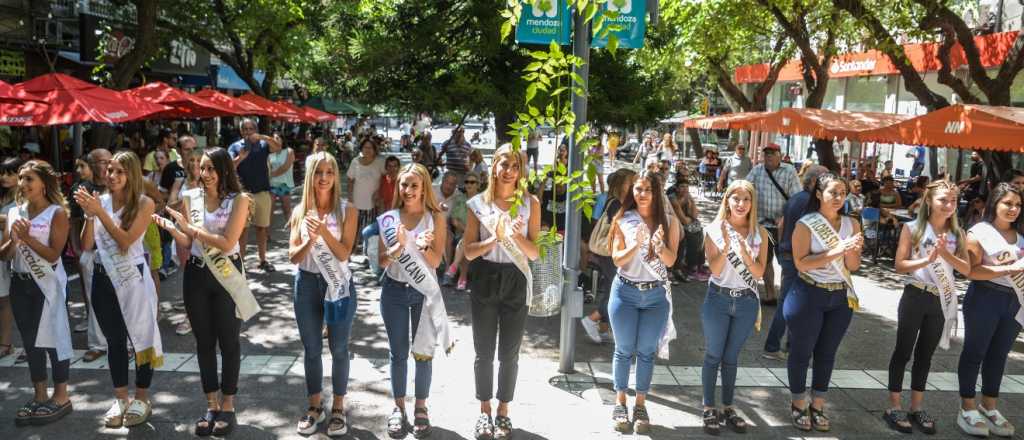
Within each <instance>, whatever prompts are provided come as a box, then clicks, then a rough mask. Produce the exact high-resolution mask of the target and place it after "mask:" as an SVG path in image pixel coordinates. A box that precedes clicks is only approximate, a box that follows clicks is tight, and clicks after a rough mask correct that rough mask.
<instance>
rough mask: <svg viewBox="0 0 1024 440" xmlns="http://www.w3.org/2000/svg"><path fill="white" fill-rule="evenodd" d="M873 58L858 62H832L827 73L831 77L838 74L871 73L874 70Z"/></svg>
mask: <svg viewBox="0 0 1024 440" xmlns="http://www.w3.org/2000/svg"><path fill="white" fill-rule="evenodd" d="M875 62H876V60H875V59H874V58H870V59H866V60H860V61H846V62H844V61H834V62H833V63H832V65H831V66H829V67H828V71H829V72H831V73H832V74H833V75H838V74H840V73H859V72H871V71H873V70H875Z"/></svg>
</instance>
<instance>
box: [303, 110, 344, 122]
mask: <svg viewBox="0 0 1024 440" xmlns="http://www.w3.org/2000/svg"><path fill="white" fill-rule="evenodd" d="M301 108H302V110H303V111H305V112H306V114H307V115H310V116H312V117H314V118H316V120H317V121H318V122H331V121H333V120H335V119H338V117H337V116H335V115H332V114H330V113H327V112H323V111H320V110H317V109H315V108H313V107H301Z"/></svg>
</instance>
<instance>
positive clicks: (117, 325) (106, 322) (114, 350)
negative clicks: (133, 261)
mask: <svg viewBox="0 0 1024 440" xmlns="http://www.w3.org/2000/svg"><path fill="white" fill-rule="evenodd" d="M138 268H139V273H140V274H141V273H142V270H143V268H144V266H143V265H141V264H140V265H138ZM140 293H141V292H140ZM89 304H90V305H91V306H92V311H93V313H95V314H96V322H97V323H98V324H99V325H100V330H103V335H104V336H106V337H107V363H108V365H109V366H110V380H111V381H112V382H113V383H114V388H121V387H126V386H128V340H129V335H128V326H127V325H126V324H125V322H124V315H123V314H122V313H121V304H120V303H119V302H118V300H117V293H116V292H115V291H114V285H113V283H111V282H110V277H109V276H107V272H106V271H105V270H104V269H103V266H99V265H97V266H96V268H95V269H94V270H93V276H92V298H91V300H90V301H89ZM135 366H136V369H135V387H136V388H143V389H145V388H149V384H150V383H152V382H153V365H152V364H150V363H148V362H147V363H146V364H145V365H138V364H137V363H136V364H135Z"/></svg>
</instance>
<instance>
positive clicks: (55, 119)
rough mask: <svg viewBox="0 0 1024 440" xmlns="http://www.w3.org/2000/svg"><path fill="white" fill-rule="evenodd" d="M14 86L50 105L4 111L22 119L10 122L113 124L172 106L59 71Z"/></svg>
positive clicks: (16, 89)
mask: <svg viewBox="0 0 1024 440" xmlns="http://www.w3.org/2000/svg"><path fill="white" fill-rule="evenodd" d="M14 90H15V91H24V92H27V93H31V94H33V95H37V96H40V97H42V98H43V99H44V100H45V102H46V103H47V104H48V106H47V107H46V111H43V112H40V113H36V114H32V115H28V114H5V115H4V117H5V119H6V120H8V121H11V120H18V121H19V123H16V124H9V125H60V124H74V123H78V122H102V123H108V124H114V123H120V122H128V121H134V120H138V119H144V118H147V117H151V116H153V115H155V114H157V113H160V112H163V111H166V110H168V109H169V107H166V106H163V105H160V104H153V103H149V102H146V101H142V100H140V99H136V98H134V97H132V96H131V95H128V94H125V93H122V92H118V91H116V90H111V89H106V88H103V87H99V86H97V85H94V84H91V83H88V82H85V81H82V80H79V79H76V78H72V77H70V76H68V75H64V74H60V73H51V74H47V75H42V76H39V77H36V78H33V79H31V80H28V81H25V82H22V83H18V84H17V85H15V86H14ZM12 118H13V119H12ZM26 118H29V119H26ZM21 122H23V123H21Z"/></svg>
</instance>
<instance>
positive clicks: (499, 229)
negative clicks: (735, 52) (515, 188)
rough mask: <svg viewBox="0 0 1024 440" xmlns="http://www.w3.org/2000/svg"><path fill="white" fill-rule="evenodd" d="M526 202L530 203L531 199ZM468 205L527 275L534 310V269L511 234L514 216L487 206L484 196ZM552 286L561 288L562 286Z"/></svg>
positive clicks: (525, 275) (527, 285) (528, 298)
mask: <svg viewBox="0 0 1024 440" xmlns="http://www.w3.org/2000/svg"><path fill="white" fill-rule="evenodd" d="M526 203H529V201H527V202H526ZM466 207H467V208H469V209H471V210H472V211H473V215H475V216H476V218H477V219H478V220H480V225H482V226H483V227H484V228H486V229H487V232H488V233H490V234H491V236H492V237H498V238H497V240H498V245H499V246H501V249H502V250H504V251H505V254H506V255H508V257H509V258H510V259H512V264H514V265H515V266H516V268H517V269H519V271H520V272H522V273H523V276H524V277H526V304H529V308H530V310H531V311H532V310H533V308H534V306H533V301H534V296H535V295H534V294H533V271H531V270H530V260H529V259H528V258H526V254H524V253H523V251H522V249H519V246H517V245H516V243H515V241H513V240H512V237H511V235H510V234H511V233H512V226H511V225H512V218H511V217H510V216H509V214H508V213H507V212H504V211H502V210H500V209H496V208H494V207H493V206H487V204H485V203H484V201H483V199H482V198H477V197H474V198H472V199H470V200H469V201H468V202H466ZM551 287H554V288H556V289H560V288H561V286H551ZM527 313H529V312H527ZM531 314H532V313H531Z"/></svg>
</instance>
